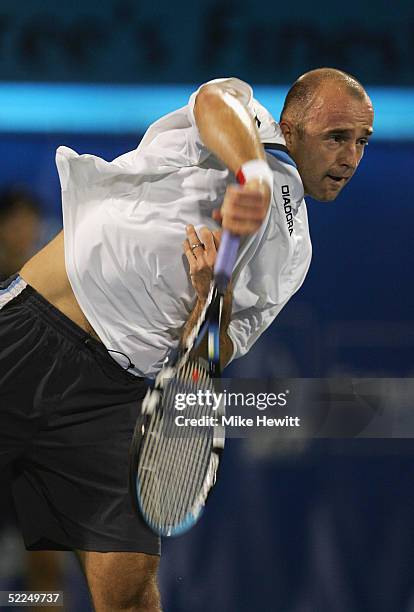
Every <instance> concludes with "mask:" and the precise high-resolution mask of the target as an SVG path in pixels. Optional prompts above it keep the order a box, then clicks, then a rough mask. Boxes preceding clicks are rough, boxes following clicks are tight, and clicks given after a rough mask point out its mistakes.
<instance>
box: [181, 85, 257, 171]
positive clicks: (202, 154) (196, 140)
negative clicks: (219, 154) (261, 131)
mask: <svg viewBox="0 0 414 612" xmlns="http://www.w3.org/2000/svg"><path fill="white" fill-rule="evenodd" d="M213 84H217V85H218V84H219V85H220V87H221V88H223V89H225V90H226V91H228V93H230V94H232V95H233V96H236V97H237V98H238V99H239V100H240V101H241V102H243V104H244V105H245V106H246V107H247V108H249V110H250V112H251V113H252V116H254V109H253V106H252V104H253V90H252V88H251V87H250V85H248V84H247V83H245V82H244V81H241V80H240V79H236V78H235V77H229V78H223V79H213V80H212V81H208V82H207V83H203V85H200V87H199V88H198V89H197V91H195V92H194V93H192V94H191V96H190V99H189V101H188V105H187V110H188V120H189V122H190V124H191V127H192V130H191V138H190V139H189V142H188V143H187V145H188V149H189V156H190V157H194V158H196V159H198V160H199V161H202V160H203V159H206V157H208V156H209V155H210V151H209V150H208V149H207V147H206V146H205V145H204V143H203V141H202V140H201V137H200V133H199V131H198V127H197V123H196V120H195V117H194V105H195V101H196V97H197V95H198V93H199V92H200V89H201V88H202V87H204V86H205V85H213Z"/></svg>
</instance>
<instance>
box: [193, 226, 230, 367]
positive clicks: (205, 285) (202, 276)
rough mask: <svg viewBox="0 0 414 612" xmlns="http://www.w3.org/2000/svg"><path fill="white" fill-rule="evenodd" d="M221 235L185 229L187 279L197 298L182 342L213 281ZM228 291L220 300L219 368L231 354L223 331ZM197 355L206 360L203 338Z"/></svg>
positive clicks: (203, 230) (225, 324)
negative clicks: (188, 270)
mask: <svg viewBox="0 0 414 612" xmlns="http://www.w3.org/2000/svg"><path fill="white" fill-rule="evenodd" d="M220 234H221V232H214V233H213V232H211V231H210V230H209V229H208V228H207V227H202V228H201V230H200V231H199V236H198V235H197V232H196V231H195V229H194V226H193V225H189V226H188V227H187V240H185V242H184V243H183V248H184V253H185V255H186V257H187V261H188V263H189V266H190V277H191V282H192V284H193V287H194V290H195V293H196V295H197V301H196V304H195V306H194V308H193V310H192V312H191V314H190V316H189V318H188V319H187V322H186V324H185V326H184V331H183V337H182V340H183V342H184V341H185V340H186V338H187V336H188V334H189V333H190V332H191V330H192V329H193V327H194V325H195V323H196V321H197V319H198V318H199V316H200V314H201V312H202V310H203V308H204V305H205V303H206V299H207V296H208V292H209V290H210V283H211V280H212V278H213V272H214V263H215V261H216V256H217V249H218V245H219V242H220ZM198 243H200V244H203V245H204V248H203V247H201V246H200V247H197V248H196V249H191V245H192V244H198ZM231 304H232V291H231V287H229V288H228V290H227V291H226V294H225V296H224V300H223V310H222V314H221V326H220V366H221V368H222V369H223V368H224V367H225V365H226V364H227V363H228V362H229V361H230V358H231V356H232V354H233V343H232V341H231V339H230V337H229V336H228V334H227V329H228V326H229V324H230V318H231ZM197 353H198V354H199V355H200V356H201V357H204V358H205V359H207V338H204V341H202V343H201V345H200V347H199V349H198V351H197Z"/></svg>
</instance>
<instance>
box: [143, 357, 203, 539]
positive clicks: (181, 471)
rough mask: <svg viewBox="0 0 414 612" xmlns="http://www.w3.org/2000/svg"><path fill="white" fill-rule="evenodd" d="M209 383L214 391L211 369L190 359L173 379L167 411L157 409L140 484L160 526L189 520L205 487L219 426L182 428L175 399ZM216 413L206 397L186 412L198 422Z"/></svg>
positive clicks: (167, 390) (149, 510)
mask: <svg viewBox="0 0 414 612" xmlns="http://www.w3.org/2000/svg"><path fill="white" fill-rule="evenodd" d="M206 388H210V390H213V385H212V382H211V381H210V379H209V378H208V376H207V375H206V372H205V370H204V369H203V368H202V367H200V365H199V364H198V363H194V362H190V363H188V364H186V366H185V367H184V368H183V369H182V371H181V372H180V373H179V376H178V377H177V378H175V379H174V380H173V381H171V382H170V383H169V384H167V386H166V388H165V390H164V393H163V400H162V404H163V409H162V411H155V414H154V418H152V419H151V420H150V424H149V428H148V431H147V434H146V436H145V440H146V443H145V446H144V448H143V449H142V452H141V455H140V460H139V463H138V483H139V484H138V486H139V495H140V503H141V508H142V509H143V511H144V513H145V515H146V516H147V518H148V520H149V521H150V523H151V524H152V525H153V526H155V527H159V526H163V525H176V524H178V523H180V522H181V521H183V520H185V517H186V515H187V514H188V513H189V512H190V511H191V509H192V507H193V506H194V504H195V503H196V501H197V497H198V496H199V492H200V490H202V489H203V484H204V481H205V478H206V471H207V469H208V466H209V461H208V456H209V454H210V453H211V450H212V440H213V433H212V432H213V429H214V428H211V427H204V426H201V425H200V426H195V425H193V426H188V427H187V426H183V427H177V425H176V423H175V418H176V416H177V415H178V414H179V412H178V411H177V410H176V409H175V399H176V395H177V393H183V394H188V393H194V394H197V391H198V390H199V389H202V390H204V391H205V390H206ZM213 415H214V413H213V410H212V406H209V405H206V404H205V403H202V402H201V401H197V403H196V404H195V406H187V407H186V409H185V410H184V411H183V416H184V417H185V418H191V419H197V421H198V420H199V419H201V417H202V416H207V417H210V416H213ZM161 492H162V493H161ZM161 495H163V498H161Z"/></svg>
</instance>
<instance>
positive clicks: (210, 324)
mask: <svg viewBox="0 0 414 612" xmlns="http://www.w3.org/2000/svg"><path fill="white" fill-rule="evenodd" d="M239 241H240V239H239V237H238V236H234V235H233V234H231V233H229V232H227V231H224V232H223V235H222V239H221V242H220V247H219V251H218V253H217V259H216V265H215V268H214V279H213V282H212V284H211V287H210V292H209V296H208V298H207V301H206V304H205V306H204V308H203V311H202V312H201V314H200V317H199V319H198V320H197V322H196V324H195V325H194V327H193V329H192V331H191V333H190V334H189V335H188V337H187V339H186V341H185V344H184V346H182V347H181V348H180V349H179V350H176V351H174V352H173V353H172V354H170V355H169V357H168V358H167V360H166V362H165V363H164V366H163V368H162V370H161V371H160V372H159V374H158V376H157V378H156V380H155V384H154V387H153V389H149V390H148V392H147V395H146V397H145V398H144V400H143V403H142V408H141V415H140V417H139V418H138V420H137V424H136V427H135V431H134V435H133V440H132V444H131V450H130V479H129V480H130V493H131V497H132V502H133V506H134V508H135V510H136V512H137V513H138V514H139V515H140V516H142V517H143V518H144V520H145V522H146V523H147V524H148V526H149V527H150V528H151V529H152V531H154V532H155V533H156V534H158V535H161V536H174V535H179V534H181V533H184V532H185V531H187V530H188V529H190V528H191V527H192V526H193V525H194V524H195V523H196V522H197V520H198V519H199V517H200V515H201V513H202V511H203V508H204V505H205V503H206V500H207V497H208V494H209V492H210V490H211V488H212V487H213V485H214V484H215V481H216V475H217V470H218V467H219V462H220V455H221V453H222V450H223V448H224V426H223V424H222V417H223V416H224V407H223V404H222V402H218V401H217V397H215V399H214V400H213V399H212V398H213V397H214V396H212V394H213V393H214V389H215V387H214V382H213V381H214V378H217V377H219V376H220V321H221V312H222V306H223V296H224V293H225V291H226V288H227V285H228V283H229V281H230V278H231V274H232V271H233V267H234V263H235V261H236V257H237V251H238V246H239ZM205 338H207V346H208V351H207V354H208V361H205V360H204V359H202V358H197V357H194V353H193V351H194V350H196V349H197V348H198V347H199V346H200V344H201V342H202V341H203V340H204V339H205ZM190 394H191V396H190ZM189 397H192V398H194V397H196V398H197V401H196V402H194V401H193V402H192V403H186V404H185V408H184V409H183V410H182V412H180V411H179V410H178V409H177V398H179V399H181V400H183V399H184V398H189ZM181 406H182V405H181ZM177 417H179V418H180V422H181V423H182V424H181V425H177ZM184 419H191V421H187V422H186V423H187V424H185V422H184Z"/></svg>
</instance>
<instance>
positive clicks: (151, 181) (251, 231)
mask: <svg viewBox="0 0 414 612" xmlns="http://www.w3.org/2000/svg"><path fill="white" fill-rule="evenodd" d="M372 121H373V110H372V105H371V102H370V100H369V98H368V96H367V94H366V93H365V91H364V89H363V88H362V86H361V85H360V83H358V81H356V80H355V79H354V78H353V77H351V76H349V75H347V74H345V73H343V72H340V71H337V70H333V69H319V70H316V71H312V72H309V73H307V74H305V75H303V76H302V77H301V78H300V79H299V80H298V81H297V82H296V83H295V84H294V85H293V86H292V88H291V90H290V91H289V93H288V96H287V98H286V102H285V106H284V108H283V111H282V115H281V120H280V124H278V123H276V121H275V120H274V119H273V118H272V116H271V115H270V113H269V112H268V111H267V110H266V109H265V108H263V107H262V106H261V105H260V104H259V103H258V102H257V101H256V100H255V99H254V98H253V94H252V90H251V88H250V87H249V85H247V84H246V83H244V82H242V81H240V80H238V79H234V78H231V79H220V80H217V81H212V82H210V83H208V84H206V85H204V86H202V87H201V88H200V89H199V90H198V91H197V92H195V93H194V94H193V95H192V96H191V98H190V101H189V104H188V105H187V106H186V107H184V108H181V109H179V110H177V111H175V112H173V113H171V114H169V115H167V116H165V117H163V118H161V119H160V120H159V121H157V122H156V123H155V124H153V125H152V126H151V127H150V128H149V130H148V131H147V133H146V134H145V136H144V138H143V140H142V141H141V143H140V145H139V147H138V148H137V149H136V150H135V151H133V152H131V153H127V154H125V155H123V156H121V157H119V158H117V159H115V160H114V161H113V162H111V163H108V162H106V161H104V160H102V159H100V158H98V157H94V156H92V155H81V156H79V155H77V154H76V153H75V152H74V151H72V150H70V149H67V148H65V147H60V148H59V149H58V151H57V166H58V171H59V176H60V180H61V186H62V202H63V218H64V232H63V233H61V234H59V235H58V236H57V237H56V238H55V239H54V240H53V241H52V242H51V243H50V244H49V245H47V246H46V247H45V248H44V249H43V250H42V251H41V252H40V253H39V254H37V255H36V256H35V257H33V258H32V259H31V260H30V261H29V262H28V263H27V264H26V265H25V266H24V267H23V268H22V270H21V271H20V274H19V275H16V276H15V277H12V278H10V279H8V280H7V281H6V282H5V283H3V286H2V289H1V291H0V307H1V310H0V346H1V353H0V384H1V387H0V398H1V404H0V407H1V408H0V467H1V468H3V467H4V466H6V465H8V464H10V463H12V464H13V469H14V495H15V500H16V504H17V508H18V512H19V517H20V521H21V524H22V529H23V533H24V538H25V542H26V545H27V546H28V548H31V549H72V550H75V551H77V553H78V556H79V558H80V560H81V563H82V567H83V569H84V571H85V575H86V578H87V581H88V585H89V589H90V592H91V595H92V599H93V603H94V606H95V609H96V610H98V611H111V612H115V611H116V610H126V609H128V610H142V611H144V610H145V611H148V612H155V611H157V610H160V601H159V594H158V590H157V584H156V571H157V565H158V556H159V542H158V539H157V538H156V537H155V536H154V535H153V534H152V533H151V532H150V531H149V530H148V529H147V528H146V526H145V525H144V523H143V522H140V521H139V520H137V519H136V518H135V517H134V516H133V514H132V511H131V510H130V504H129V499H128V492H127V462H128V447H129V442H130V438H131V434H132V430H133V427H134V423H135V419H136V416H137V412H138V410H139V401H140V399H142V397H143V395H144V393H145V381H144V378H145V377H153V376H154V375H155V374H156V372H157V371H158V370H159V369H160V367H161V364H162V362H163V360H164V358H165V356H166V354H167V352H168V350H169V349H170V348H171V347H175V346H177V344H178V342H179V339H180V336H181V334H182V331H183V329H184V328H185V330H186V331H188V330H189V329H190V328H191V324H192V321H193V320H194V318H195V317H196V316H197V314H198V312H199V310H200V308H201V307H202V305H203V301H204V300H205V297H206V291H207V287H208V285H209V282H210V279H211V271H212V268H213V265H214V260H215V255H216V249H217V241H218V240H219V234H218V233H217V232H219V231H220V225H221V226H222V227H224V228H226V229H228V230H230V231H232V232H234V233H235V234H238V235H240V236H242V245H241V248H240V252H239V256H238V260H237V263H236V267H235V274H234V278H233V290H232V295H231V296H230V297H229V298H228V300H227V311H228V312H227V321H226V323H225V325H224V326H223V330H222V347H223V350H222V353H223V354H224V359H223V360H224V361H229V360H231V359H233V358H236V357H240V356H241V355H243V354H244V353H246V352H247V351H248V350H249V349H250V347H251V346H252V344H253V343H254V342H255V340H257V338H258V337H259V335H260V334H261V333H262V332H263V331H264V330H265V329H266V328H267V327H268V326H269V325H270V324H271V322H272V321H273V320H274V318H275V317H276V315H277V314H278V313H279V312H280V310H281V309H282V307H283V306H284V305H285V304H286V302H287V301H288V300H289V298H290V297H291V296H292V294H293V293H295V291H297V290H298V289H299V287H300V286H301V284H302V282H303V280H304V278H305V275H306V273H307V270H308V267H309V264H310V259H311V242H310V238H309V230H308V222H307V215H306V205H305V202H304V195H305V194H309V195H311V196H312V197H314V198H316V199H319V200H321V201H327V202H328V201H331V200H334V199H335V198H336V197H337V195H338V194H339V193H340V191H341V189H342V188H343V187H344V186H345V185H346V184H347V182H348V181H349V180H350V178H351V177H352V175H353V174H354V172H355V170H356V168H357V166H358V164H359V162H360V160H361V158H362V155H363V152H364V148H365V145H366V144H367V141H368V138H369V136H370V134H371V132H372ZM235 177H237V179H238V181H239V183H240V184H239V185H238V186H236V185H235ZM183 242H184V254H185V256H184V255H183Z"/></svg>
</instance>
